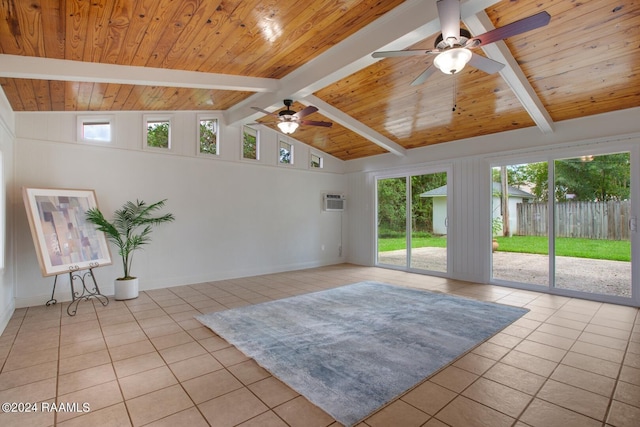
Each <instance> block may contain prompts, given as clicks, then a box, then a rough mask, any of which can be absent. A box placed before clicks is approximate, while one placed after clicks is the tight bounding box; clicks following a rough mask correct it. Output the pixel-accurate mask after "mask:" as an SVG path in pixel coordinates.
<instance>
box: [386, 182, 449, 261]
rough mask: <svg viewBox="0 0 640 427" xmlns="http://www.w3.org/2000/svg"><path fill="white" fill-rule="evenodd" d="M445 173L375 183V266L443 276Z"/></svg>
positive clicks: (445, 229)
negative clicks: (441, 274)
mask: <svg viewBox="0 0 640 427" xmlns="http://www.w3.org/2000/svg"><path fill="white" fill-rule="evenodd" d="M447 200H448V192H447V172H435V173H426V174H410V175H404V176H398V177H391V178H379V179H378V180H377V265H380V266H389V267H394V268H402V269H407V270H422V271H432V272H441V273H446V272H447V271H448V268H447V225H448V216H447V211H448V202H447Z"/></svg>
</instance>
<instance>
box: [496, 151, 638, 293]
mask: <svg viewBox="0 0 640 427" xmlns="http://www.w3.org/2000/svg"><path fill="white" fill-rule="evenodd" d="M631 158H632V156H631V153H629V152H621V153H605V154H600V155H584V156H576V157H567V158H556V159H553V160H551V161H548V162H546V161H545V162H537V163H526V164H507V165H502V166H496V167H494V168H492V176H493V180H492V189H493V191H492V204H491V206H492V223H491V225H492V230H493V234H494V240H495V242H496V243H497V249H495V250H494V252H493V255H492V278H493V279H496V280H498V281H506V282H514V283H523V284H528V285H535V286H541V287H542V286H544V287H549V288H552V289H555V290H557V291H559V293H563V294H567V295H576V296H589V297H590V298H593V299H600V300H609V299H610V300H612V301H616V300H617V301H621V299H624V298H631V297H632V289H633V286H632V284H633V280H632V269H633V268H637V267H634V266H633V261H632V259H633V258H632V256H631V254H632V246H633V242H632V240H633V235H634V229H633V227H635V221H636V219H635V215H636V214H635V213H634V204H633V200H632V194H633V191H637V190H636V189H634V188H632V185H631V183H632V181H633V180H632V178H631V177H632V161H631ZM636 262H637V261H636Z"/></svg>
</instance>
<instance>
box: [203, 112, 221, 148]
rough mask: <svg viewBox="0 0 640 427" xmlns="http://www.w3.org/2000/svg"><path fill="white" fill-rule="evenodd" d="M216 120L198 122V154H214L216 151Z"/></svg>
mask: <svg viewBox="0 0 640 427" xmlns="http://www.w3.org/2000/svg"><path fill="white" fill-rule="evenodd" d="M216 124H217V121H216V120H201V121H200V152H201V153H207V154H216V153H217V150H218V138H217V132H216V130H217V129H216Z"/></svg>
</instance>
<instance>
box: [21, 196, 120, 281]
mask: <svg viewBox="0 0 640 427" xmlns="http://www.w3.org/2000/svg"><path fill="white" fill-rule="evenodd" d="M22 197H23V200H24V205H25V209H26V211H27V218H28V220H29V227H30V229H31V236H32V238H33V244H34V246H35V249H36V255H37V256H38V262H39V264H40V270H41V271H42V275H43V276H53V275H57V274H62V273H69V272H72V271H76V270H86V269H89V268H95V267H99V266H103V265H109V264H111V263H112V261H111V252H110V250H109V245H108V244H107V239H106V237H105V235H104V233H103V232H101V231H98V230H97V229H96V228H95V225H93V224H92V223H90V222H88V221H87V220H86V216H85V212H86V211H87V210H89V209H91V208H96V207H98V203H97V200H96V194H95V192H94V191H93V190H72V189H57V188H26V187H25V188H23V189H22Z"/></svg>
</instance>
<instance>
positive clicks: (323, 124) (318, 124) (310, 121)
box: [299, 120, 333, 128]
mask: <svg viewBox="0 0 640 427" xmlns="http://www.w3.org/2000/svg"><path fill="white" fill-rule="evenodd" d="M299 123H300V124H302V125H311V126H324V127H326V128H330V127H331V126H333V123H331V122H316V121H313V120H300V122H299Z"/></svg>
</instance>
